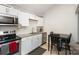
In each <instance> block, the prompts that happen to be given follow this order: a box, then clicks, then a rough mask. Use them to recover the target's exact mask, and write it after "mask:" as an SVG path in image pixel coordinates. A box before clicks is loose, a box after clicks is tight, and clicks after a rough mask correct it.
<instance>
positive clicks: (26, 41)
mask: <svg viewBox="0 0 79 59" xmlns="http://www.w3.org/2000/svg"><path fill="white" fill-rule="evenodd" d="M30 51H31V37H26V38H22V40H21V54H22V55H25V54H27V53H29V52H30Z"/></svg>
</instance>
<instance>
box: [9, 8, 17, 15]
mask: <svg viewBox="0 0 79 59" xmlns="http://www.w3.org/2000/svg"><path fill="white" fill-rule="evenodd" d="M8 14H10V15H14V16H18V10H17V9H14V8H12V7H11V8H9V11H8Z"/></svg>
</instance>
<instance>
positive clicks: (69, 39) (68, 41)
mask: <svg viewBox="0 0 79 59" xmlns="http://www.w3.org/2000/svg"><path fill="white" fill-rule="evenodd" d="M71 36H72V33H70V35H69V38H68V40H67V43H68V44H69V43H70V41H71Z"/></svg>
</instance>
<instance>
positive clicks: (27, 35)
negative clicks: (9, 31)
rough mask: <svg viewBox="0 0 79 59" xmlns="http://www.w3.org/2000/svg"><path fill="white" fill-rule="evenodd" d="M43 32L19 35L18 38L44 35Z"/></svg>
mask: <svg viewBox="0 0 79 59" xmlns="http://www.w3.org/2000/svg"><path fill="white" fill-rule="evenodd" d="M42 33H43V32H39V33H29V34H18V35H17V36H19V37H21V38H24V37H29V36H34V35H38V34H42Z"/></svg>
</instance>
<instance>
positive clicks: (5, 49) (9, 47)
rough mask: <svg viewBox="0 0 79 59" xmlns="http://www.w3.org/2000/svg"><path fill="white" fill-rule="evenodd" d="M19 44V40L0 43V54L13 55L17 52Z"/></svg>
mask: <svg viewBox="0 0 79 59" xmlns="http://www.w3.org/2000/svg"><path fill="white" fill-rule="evenodd" d="M15 42H16V43H15ZM19 44H20V40H17V41H12V42H8V43H4V44H0V55H13V54H16V53H19V46H20V45H19Z"/></svg>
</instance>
